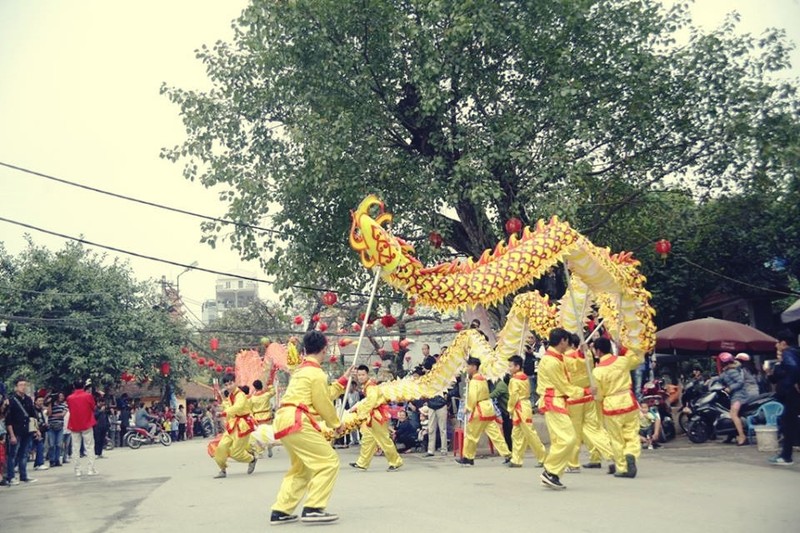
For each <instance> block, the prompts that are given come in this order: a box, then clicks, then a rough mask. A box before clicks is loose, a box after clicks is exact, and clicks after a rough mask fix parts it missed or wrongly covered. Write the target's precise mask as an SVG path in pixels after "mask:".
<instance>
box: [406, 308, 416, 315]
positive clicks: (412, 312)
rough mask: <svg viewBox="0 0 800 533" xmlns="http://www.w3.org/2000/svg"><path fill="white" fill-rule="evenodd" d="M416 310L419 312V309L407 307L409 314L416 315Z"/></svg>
mask: <svg viewBox="0 0 800 533" xmlns="http://www.w3.org/2000/svg"><path fill="white" fill-rule="evenodd" d="M416 312H417V310H416V309H414V308H413V307H409V308H408V309H406V314H407V315H408V316H414V313H416Z"/></svg>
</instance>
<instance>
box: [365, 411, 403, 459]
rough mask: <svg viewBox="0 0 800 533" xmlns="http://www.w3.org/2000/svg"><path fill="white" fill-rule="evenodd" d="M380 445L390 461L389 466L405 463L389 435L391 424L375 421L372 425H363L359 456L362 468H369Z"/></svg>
mask: <svg viewBox="0 0 800 533" xmlns="http://www.w3.org/2000/svg"><path fill="white" fill-rule="evenodd" d="M379 446H380V448H381V450H383V455H385V456H386V460H387V461H389V466H400V465H402V464H403V459H401V458H400V454H398V453H397V448H395V445H394V442H393V441H392V437H391V436H389V424H388V423H384V424H378V423H377V422H373V423H372V425H371V426H367V425H366V424H364V425H363V426H361V453H360V454H359V456H358V460H357V461H356V463H358V466H360V467H361V468H369V464H370V463H371V462H372V458H373V457H374V456H375V452H376V451H377V450H378V447H379Z"/></svg>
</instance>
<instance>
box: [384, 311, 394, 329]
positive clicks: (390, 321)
mask: <svg viewBox="0 0 800 533" xmlns="http://www.w3.org/2000/svg"><path fill="white" fill-rule="evenodd" d="M381 324H383V327H385V328H386V329H389V328H390V327H392V326H394V325H395V324H397V319H396V318H395V317H394V316H392V315H391V314H387V315H383V317H381Z"/></svg>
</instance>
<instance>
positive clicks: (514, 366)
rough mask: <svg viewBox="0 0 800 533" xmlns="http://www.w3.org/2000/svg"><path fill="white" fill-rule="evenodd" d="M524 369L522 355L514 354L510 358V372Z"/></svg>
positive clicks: (514, 372) (513, 372)
mask: <svg viewBox="0 0 800 533" xmlns="http://www.w3.org/2000/svg"><path fill="white" fill-rule="evenodd" d="M521 370H522V357H520V356H518V355H512V356H511V357H509V358H508V373H509V374H516V373H517V372H519V371H521Z"/></svg>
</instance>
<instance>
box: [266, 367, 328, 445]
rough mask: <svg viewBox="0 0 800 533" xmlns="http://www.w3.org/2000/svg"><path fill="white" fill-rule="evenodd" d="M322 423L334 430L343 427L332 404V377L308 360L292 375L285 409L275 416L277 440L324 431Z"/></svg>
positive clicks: (282, 401) (274, 424)
mask: <svg viewBox="0 0 800 533" xmlns="http://www.w3.org/2000/svg"><path fill="white" fill-rule="evenodd" d="M320 419H321V420H323V421H324V422H325V423H326V424H327V425H328V426H329V427H332V428H335V427H338V426H339V424H340V422H339V417H338V415H337V414H336V408H335V407H334V406H333V400H331V388H330V386H329V385H328V376H327V375H326V374H325V372H323V370H322V369H321V368H320V366H319V363H317V362H316V361H313V360H311V359H306V360H305V361H303V363H302V364H301V365H300V366H299V367H298V368H297V370H295V372H294V374H292V379H291V380H290V381H289V386H288V387H287V388H286V393H285V394H284V395H283V398H282V400H281V406H280V408H278V411H277V412H276V413H275V420H274V422H273V427H274V428H275V438H276V439H281V438H283V437H285V436H286V435H289V434H291V433H296V432H298V431H302V430H307V429H313V430H316V431H321V428H320V426H319V423H318V422H319V420H320Z"/></svg>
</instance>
